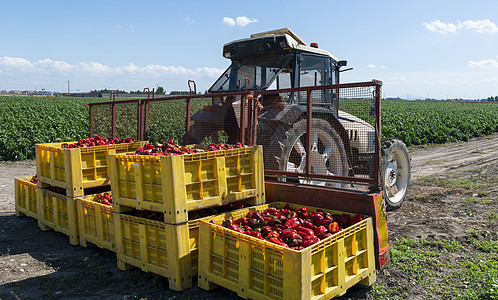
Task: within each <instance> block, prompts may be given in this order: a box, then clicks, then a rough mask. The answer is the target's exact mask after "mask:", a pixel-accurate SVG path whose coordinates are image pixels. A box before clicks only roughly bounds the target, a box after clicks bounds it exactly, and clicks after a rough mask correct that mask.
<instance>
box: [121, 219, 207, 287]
mask: <svg viewBox="0 0 498 300" xmlns="http://www.w3.org/2000/svg"><path fill="white" fill-rule="evenodd" d="M114 222H115V226H116V255H117V261H118V268H119V269H121V270H125V269H127V268H129V267H131V266H133V267H138V268H140V269H142V270H143V271H145V272H151V273H155V274H158V275H161V276H164V277H166V278H168V281H169V288H170V289H172V290H175V291H181V290H185V289H188V288H190V287H192V279H193V278H194V276H196V275H197V255H198V249H197V248H198V240H199V219H197V220H193V221H189V222H187V223H184V224H179V225H173V224H166V223H164V222H159V221H153V220H149V219H145V218H140V217H136V216H130V215H126V214H117V213H115V214H114Z"/></svg>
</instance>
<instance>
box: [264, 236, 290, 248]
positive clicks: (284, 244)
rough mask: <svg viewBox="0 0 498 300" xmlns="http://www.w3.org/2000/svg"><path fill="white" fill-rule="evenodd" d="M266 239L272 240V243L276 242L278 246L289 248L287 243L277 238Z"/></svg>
mask: <svg viewBox="0 0 498 300" xmlns="http://www.w3.org/2000/svg"><path fill="white" fill-rule="evenodd" d="M268 241H269V242H272V243H274V244H277V245H279V246H283V247H286V248H289V245H287V244H286V243H284V241H282V240H281V239H279V238H269V239H268Z"/></svg>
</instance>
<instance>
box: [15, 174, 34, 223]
mask: <svg viewBox="0 0 498 300" xmlns="http://www.w3.org/2000/svg"><path fill="white" fill-rule="evenodd" d="M33 177H34V176H28V177H16V178H14V185H15V191H16V193H15V197H16V198H15V204H16V215H17V216H28V217H32V218H35V219H37V218H38V207H37V206H38V204H37V202H38V199H37V198H36V184H35V183H32V182H31V179H33Z"/></svg>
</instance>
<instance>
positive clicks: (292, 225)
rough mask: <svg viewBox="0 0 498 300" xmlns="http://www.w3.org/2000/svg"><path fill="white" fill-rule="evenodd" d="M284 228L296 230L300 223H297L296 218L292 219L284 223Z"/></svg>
mask: <svg viewBox="0 0 498 300" xmlns="http://www.w3.org/2000/svg"><path fill="white" fill-rule="evenodd" d="M284 226H285V227H287V228H292V229H296V228H298V227H299V226H301V222H299V219H298V218H296V217H294V218H292V219H289V220H287V222H285V225H284Z"/></svg>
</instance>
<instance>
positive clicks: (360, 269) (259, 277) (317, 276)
mask: <svg viewBox="0 0 498 300" xmlns="http://www.w3.org/2000/svg"><path fill="white" fill-rule="evenodd" d="M283 205H284V203H270V204H265V205H262V206H258V207H256V208H249V209H242V210H238V211H235V212H231V213H226V214H222V215H218V216H216V217H212V218H207V219H205V220H204V221H201V224H200V237H199V281H198V285H199V286H200V287H201V288H203V289H206V290H210V289H212V288H215V287H216V286H218V285H219V286H223V287H225V288H228V289H230V290H232V291H234V292H236V293H237V294H238V295H239V296H241V297H244V298H251V299H286V300H287V299H331V298H333V297H335V296H339V295H342V294H344V293H345V292H346V291H347V289H348V288H350V287H351V286H353V285H355V284H357V283H360V284H363V285H371V284H373V283H374V282H375V279H376V274H375V257H374V240H373V228H372V218H370V217H369V218H366V219H365V220H363V221H361V222H359V223H357V224H354V225H353V226H350V227H348V228H346V229H344V230H342V231H340V232H338V233H336V234H334V235H333V236H331V237H329V238H326V239H324V240H321V241H320V242H318V243H316V244H314V245H312V246H310V247H307V248H305V249H303V250H301V251H296V250H291V249H289V248H284V247H282V246H279V245H276V244H273V243H270V242H266V241H263V240H260V239H256V238H254V237H250V236H248V235H245V234H241V233H237V232H234V231H232V230H229V229H227V228H224V227H222V226H218V225H214V224H210V223H208V222H209V220H211V219H214V220H216V221H218V222H221V221H222V220H223V219H225V218H234V219H236V218H239V217H242V216H245V215H246V214H247V212H248V211H252V210H258V211H263V210H265V209H266V208H268V207H270V206H275V207H277V208H282V207H283ZM291 207H293V208H297V207H299V206H297V205H292V204H291ZM315 209H316V208H313V207H308V210H309V211H310V210H315ZM323 211H325V212H331V213H338V212H334V211H330V210H326V209H323Z"/></svg>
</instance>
